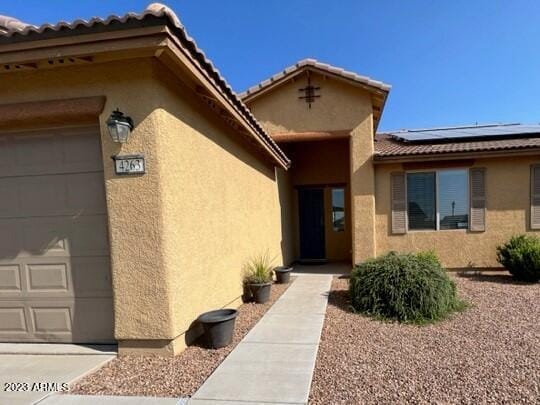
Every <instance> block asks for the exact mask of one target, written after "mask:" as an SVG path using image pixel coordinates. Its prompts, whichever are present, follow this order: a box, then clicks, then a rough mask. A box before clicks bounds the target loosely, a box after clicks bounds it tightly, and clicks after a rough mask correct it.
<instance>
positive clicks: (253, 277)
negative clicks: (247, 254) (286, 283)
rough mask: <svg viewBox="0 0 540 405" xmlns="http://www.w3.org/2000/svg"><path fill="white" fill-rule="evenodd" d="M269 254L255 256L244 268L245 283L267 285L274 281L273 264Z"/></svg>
mask: <svg viewBox="0 0 540 405" xmlns="http://www.w3.org/2000/svg"><path fill="white" fill-rule="evenodd" d="M273 261H274V260H273V258H271V257H270V256H269V254H268V252H265V253H262V254H259V255H256V256H253V257H252V258H251V259H249V261H248V262H247V263H246V264H245V266H244V282H245V283H247V284H266V283H270V282H271V281H272V262H273Z"/></svg>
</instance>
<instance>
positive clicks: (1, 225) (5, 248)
mask: <svg viewBox="0 0 540 405" xmlns="http://www.w3.org/2000/svg"><path fill="white" fill-rule="evenodd" d="M22 234H23V232H22V228H21V227H19V226H17V223H16V222H15V221H11V220H8V221H6V220H1V219H0V258H10V259H12V258H15V257H17V256H18V254H19V252H20V250H21V246H22V245H23V235H22Z"/></svg>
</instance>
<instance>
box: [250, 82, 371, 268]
mask: <svg viewBox="0 0 540 405" xmlns="http://www.w3.org/2000/svg"><path fill="white" fill-rule="evenodd" d="M310 75H311V83H312V84H313V85H314V86H318V87H320V91H319V94H320V96H321V97H320V98H318V99H316V100H315V101H314V102H313V103H312V105H311V108H308V105H307V104H306V103H305V101H303V100H301V99H298V96H299V92H298V89H299V88H301V87H304V86H305V85H306V83H307V77H306V76H301V77H297V78H296V79H295V80H290V81H289V82H287V83H284V84H282V85H280V86H279V87H276V88H275V89H272V90H271V91H269V92H267V93H265V94H262V95H261V96H259V97H257V98H254V99H253V100H250V101H248V105H249V107H250V108H251V109H252V111H253V113H254V114H255V116H256V117H257V118H258V119H259V121H260V122H261V123H262V124H263V125H264V126H265V128H266V129H267V130H268V131H269V132H270V133H272V134H276V133H279V134H283V133H304V132H309V131H314V132H320V131H326V132H332V131H340V132H344V131H347V132H349V134H350V135H349V137H348V138H345V139H339V140H337V139H336V140H334V141H328V140H327V141H316V142H298V143H290V144H287V146H284V149H285V151H286V152H287V153H288V154H289V155H290V158H291V160H292V162H293V163H292V166H291V169H290V176H291V178H292V183H293V186H301V185H327V184H333V183H345V184H346V185H347V196H348V197H349V198H350V201H349V204H348V205H349V207H351V209H349V210H346V214H347V227H346V232H345V233H342V234H336V233H333V232H331V227H330V226H329V225H330V224H329V214H328V211H329V204H328V203H329V196H328V195H327V196H326V198H325V200H326V204H325V224H326V226H325V236H326V248H327V256H328V259H330V260H351V256H352V260H353V261H354V262H358V261H360V260H363V259H365V258H367V257H371V256H373V255H374V254H375V227H374V220H372V221H367V222H366V221H365V220H363V218H374V214H375V205H374V204H375V202H374V197H373V195H374V182H373V180H372V179H373V166H372V163H371V157H372V154H373V141H372V140H373V121H372V100H371V96H370V93H369V92H367V91H366V90H365V89H363V88H358V87H355V86H351V85H350V84H349V83H346V82H344V81H342V80H339V79H335V78H329V77H326V76H324V75H322V74H319V73H314V72H311V73H310ZM370 179H371V180H370ZM325 193H326V194H328V193H329V190H328V191H326V192H325ZM353 207H356V208H353ZM346 208H347V207H346ZM293 209H294V215H296V218H297V216H298V207H297V205H294V206H293ZM296 222H297V219H295V223H296ZM355 235H358V236H355ZM298 238H299V236H298V229H297V227H296V228H295V241H296V242H295V243H296V244H295V246H296V247H295V254H296V257H298V247H297V246H298ZM343 242H345V245H343ZM351 250H352V253H351Z"/></svg>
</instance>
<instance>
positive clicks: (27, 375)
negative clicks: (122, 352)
mask: <svg viewBox="0 0 540 405" xmlns="http://www.w3.org/2000/svg"><path fill="white" fill-rule="evenodd" d="M114 357H115V355H109V354H106V355H103V354H93V355H92V354H88V353H87V354H83V355H76V354H68V355H60V354H54V355H49V354H31V355H30V354H0V384H1V387H2V391H0V404H2V405H4V404H6V405H8V404H9V405H19V404H20V405H28V404H33V403H35V402H36V401H39V400H40V399H42V398H44V397H47V396H48V395H50V392H49V391H50V390H55V389H56V388H57V387H58V388H60V387H61V386H62V384H65V383H69V382H71V381H73V380H74V379H78V378H80V377H81V376H82V375H85V374H87V373H89V372H91V371H93V370H95V369H97V368H100V367H101V366H103V365H104V364H105V363H107V362H108V361H110V360H112V359H113V358H114ZM6 383H19V384H20V385H19V386H18V388H15V391H5V390H4V389H5V387H4V385H5V384H6Z"/></svg>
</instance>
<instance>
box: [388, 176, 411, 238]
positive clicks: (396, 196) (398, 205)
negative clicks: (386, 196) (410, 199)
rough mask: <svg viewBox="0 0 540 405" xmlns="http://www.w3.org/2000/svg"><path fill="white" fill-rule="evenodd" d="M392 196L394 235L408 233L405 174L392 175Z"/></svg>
mask: <svg viewBox="0 0 540 405" xmlns="http://www.w3.org/2000/svg"><path fill="white" fill-rule="evenodd" d="M391 188H392V189H391V196H392V233H393V234H402V233H405V232H407V192H406V188H405V173H403V172H400V173H392V174H391Z"/></svg>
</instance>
